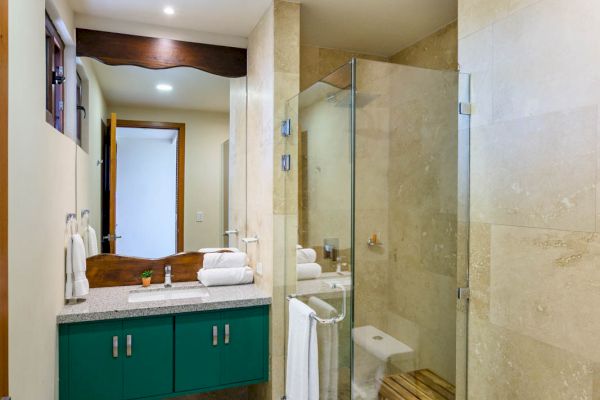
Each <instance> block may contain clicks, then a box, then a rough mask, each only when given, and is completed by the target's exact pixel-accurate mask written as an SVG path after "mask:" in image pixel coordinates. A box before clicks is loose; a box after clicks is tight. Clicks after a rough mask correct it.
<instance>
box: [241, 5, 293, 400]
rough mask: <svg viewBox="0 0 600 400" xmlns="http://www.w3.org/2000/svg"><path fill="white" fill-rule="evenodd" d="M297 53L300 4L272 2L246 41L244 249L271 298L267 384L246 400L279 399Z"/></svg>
mask: <svg viewBox="0 0 600 400" xmlns="http://www.w3.org/2000/svg"><path fill="white" fill-rule="evenodd" d="M299 53H300V5H299V4H297V3H290V2H286V1H281V0H275V1H274V2H273V4H272V5H271V7H269V9H268V10H267V11H266V13H265V14H264V15H263V17H262V18H261V20H260V21H259V23H258V25H257V26H256V27H255V28H254V30H253V31H252V33H251V34H250V37H249V43H248V131H247V135H248V141H247V160H248V162H247V166H248V167H247V168H248V169H247V174H248V177H249V181H248V189H247V193H248V194H247V196H248V197H247V212H248V214H247V234H248V235H251V236H253V235H258V237H259V238H260V239H259V242H258V243H257V244H249V245H248V246H247V251H248V255H249V257H250V260H251V265H252V266H253V267H254V268H256V269H257V272H258V266H259V263H260V264H261V265H262V268H261V269H262V273H260V274H257V276H256V283H257V284H258V285H259V287H261V288H262V289H263V290H264V291H266V292H267V293H269V294H272V296H273V304H272V306H271V332H270V350H271V351H270V353H271V369H270V377H271V380H270V382H269V384H268V385H260V386H258V387H253V388H252V390H251V397H252V398H255V399H261V400H263V399H280V398H281V397H282V396H283V395H284V372H285V368H284V351H285V345H284V338H285V323H284V302H285V299H284V279H285V260H286V256H288V257H289V255H286V254H285V251H286V246H285V243H286V242H285V240H286V231H285V229H286V227H293V229H292V231H295V226H296V225H295V219H296V215H295V212H296V211H295V208H291V209H288V208H287V207H286V205H287V203H286V202H285V188H286V184H285V182H286V179H290V177H289V176H286V175H285V174H284V173H282V171H281V169H280V163H281V155H282V154H283V152H284V150H285V149H286V144H285V142H284V140H283V138H282V137H281V133H280V131H279V126H280V122H281V121H282V120H283V119H284V118H285V115H286V100H287V99H289V98H291V97H292V96H294V95H295V94H297V93H298V91H299V81H300V74H299V68H300V55H299ZM291 151H292V150H290V152H291ZM288 238H289V237H288ZM290 240H291V243H295V241H296V239H295V238H293V237H292V238H290ZM288 247H290V246H288ZM291 251H295V248H293V247H292V248H291Z"/></svg>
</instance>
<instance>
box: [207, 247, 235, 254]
mask: <svg viewBox="0 0 600 400" xmlns="http://www.w3.org/2000/svg"><path fill="white" fill-rule="evenodd" d="M198 251H199V252H200V253H218V252H220V251H230V252H232V253H239V252H240V249H236V248H235V247H203V248H201V249H200V250H198Z"/></svg>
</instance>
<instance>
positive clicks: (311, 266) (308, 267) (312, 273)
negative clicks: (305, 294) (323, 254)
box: [296, 263, 323, 281]
mask: <svg viewBox="0 0 600 400" xmlns="http://www.w3.org/2000/svg"><path fill="white" fill-rule="evenodd" d="M321 272H323V269H322V268H321V266H320V265H319V264H317V263H308V264H297V265H296V274H297V275H298V280H299V281H305V280H307V279H317V278H318V277H320V276H321Z"/></svg>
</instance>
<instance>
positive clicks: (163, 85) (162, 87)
mask: <svg viewBox="0 0 600 400" xmlns="http://www.w3.org/2000/svg"><path fill="white" fill-rule="evenodd" d="M156 90H160V91H161V92H170V91H171V90H173V86H171V85H168V84H166V83H159V84H158V85H156Z"/></svg>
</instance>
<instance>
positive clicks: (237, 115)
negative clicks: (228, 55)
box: [229, 77, 248, 249]
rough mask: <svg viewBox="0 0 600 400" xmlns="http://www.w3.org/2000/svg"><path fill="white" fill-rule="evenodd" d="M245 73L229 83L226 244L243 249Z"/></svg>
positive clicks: (245, 179)
mask: <svg viewBox="0 0 600 400" xmlns="http://www.w3.org/2000/svg"><path fill="white" fill-rule="evenodd" d="M246 105H247V104H246V77H243V78H234V79H231V81H230V84H229V229H237V230H238V231H239V234H238V235H230V236H229V246H232V247H237V248H239V249H242V248H243V247H244V246H243V242H242V238H243V237H246V236H247V235H246V191H247V184H248V179H247V174H246Z"/></svg>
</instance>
